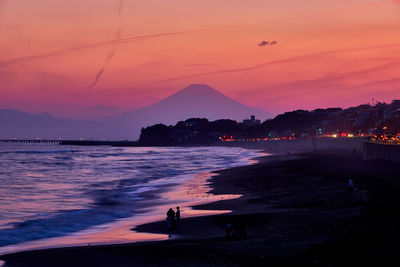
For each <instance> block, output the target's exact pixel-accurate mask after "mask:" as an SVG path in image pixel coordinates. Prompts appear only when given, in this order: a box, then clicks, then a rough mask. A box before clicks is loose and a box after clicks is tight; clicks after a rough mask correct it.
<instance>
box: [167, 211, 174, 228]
mask: <svg viewBox="0 0 400 267" xmlns="http://www.w3.org/2000/svg"><path fill="white" fill-rule="evenodd" d="M167 227H168V230H171V229H173V228H174V227H175V211H173V210H172V209H169V210H168V212H167Z"/></svg>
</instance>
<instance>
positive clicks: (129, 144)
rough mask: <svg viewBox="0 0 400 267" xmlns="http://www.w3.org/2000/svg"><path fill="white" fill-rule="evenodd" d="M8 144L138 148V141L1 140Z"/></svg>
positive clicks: (0, 141)
mask: <svg viewBox="0 0 400 267" xmlns="http://www.w3.org/2000/svg"><path fill="white" fill-rule="evenodd" d="M0 143H3V144H4V143H7V144H60V145H69V146H117V147H136V146H139V142H137V141H104V140H46V139H0Z"/></svg>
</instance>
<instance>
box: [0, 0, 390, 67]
mask: <svg viewBox="0 0 400 267" xmlns="http://www.w3.org/2000/svg"><path fill="white" fill-rule="evenodd" d="M393 1H397V0H389V1H387V0H386V1H378V2H373V3H369V4H366V5H362V6H358V8H363V7H364V8H365V7H367V8H368V7H370V6H371V5H372V4H379V3H386V2H393ZM123 2H124V1H121V2H120V5H119V6H121V8H122V4H121V3H123ZM353 8H354V7H352V8H347V9H340V10H336V11H333V12H330V13H329V14H332V13H340V12H344V11H347V10H349V9H351V10H352V9H353ZM121 11H122V10H121ZM118 12H119V7H118ZM320 16H321V15H320V14H318V15H308V16H301V17H296V18H282V19H276V20H272V21H267V22H256V23H248V24H242V25H233V26H224V27H214V28H202V29H194V30H186V31H174V32H166V33H155V34H146V35H139V36H132V37H127V38H121V39H114V40H106V41H100V42H94V43H89V44H84V45H79V46H75V47H70V48H65V49H61V50H57V51H52V52H48V53H43V54H37V55H35V56H22V57H15V58H9V59H6V60H3V61H0V66H6V65H11V64H17V63H22V62H24V61H32V60H39V59H42V58H48V57H53V56H59V55H64V54H68V53H72V52H77V51H81V50H86V49H92V48H98V47H102V46H108V45H123V44H129V43H133V42H138V41H144V40H148V39H154V38H162V37H170V36H178V35H187V34H193V33H200V32H209V31H218V30H228V29H237V28H245V27H251V26H258V25H272V24H278V23H283V22H291V21H298V20H303V19H307V18H317V17H320ZM323 16H326V14H324V15H323Z"/></svg>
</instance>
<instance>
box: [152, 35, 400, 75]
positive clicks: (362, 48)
mask: <svg viewBox="0 0 400 267" xmlns="http://www.w3.org/2000/svg"><path fill="white" fill-rule="evenodd" d="M397 46H400V43H393V44H384V45H376V46H365V47H357V48H346V49H340V50H331V51H325V52H318V53H313V54H307V55H302V56H297V57H291V58H286V59H280V60H273V61H268V62H262V63H259V64H256V65H253V66H249V67H244V68H234V69H223V70H217V71H209V72H201V73H195V74H189V75H183V76H179V77H174V78H170V79H165V80H160V81H156V82H155V83H164V82H171V81H177V80H183V79H188V78H196V77H202V76H210V75H218V74H226V73H237V72H245V71H252V70H257V69H260V68H264V67H267V66H270V65H276V64H282V63H286V62H293V61H302V60H305V59H308V58H312V57H317V56H326V55H331V54H339V53H346V52H355V51H362V50H371V49H380V48H391V47H397Z"/></svg>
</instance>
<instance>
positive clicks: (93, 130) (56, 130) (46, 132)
mask: <svg viewBox="0 0 400 267" xmlns="http://www.w3.org/2000/svg"><path fill="white" fill-rule="evenodd" d="M109 126H110V123H109V124H108V125H105V124H103V123H100V122H94V121H80V120H73V119H62V118H56V117H53V116H52V115H50V114H49V113H42V114H30V113H25V112H22V111H19V110H13V109H0V138H3V139H9V138H14V137H15V138H17V139H35V138H40V139H58V138H59V137H61V138H63V139H79V138H85V139H88V138H96V139H99V138H103V137H108V136H110V135H112V134H113V132H112V129H110V127H109Z"/></svg>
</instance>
